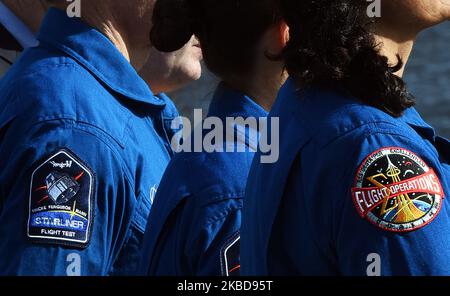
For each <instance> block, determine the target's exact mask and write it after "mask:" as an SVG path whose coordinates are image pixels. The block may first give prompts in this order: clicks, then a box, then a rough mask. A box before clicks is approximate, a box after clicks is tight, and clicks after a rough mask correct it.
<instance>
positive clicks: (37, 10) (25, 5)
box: [1, 0, 46, 33]
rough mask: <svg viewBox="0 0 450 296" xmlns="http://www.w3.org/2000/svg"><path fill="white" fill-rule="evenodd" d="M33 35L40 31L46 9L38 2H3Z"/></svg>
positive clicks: (24, 0)
mask: <svg viewBox="0 0 450 296" xmlns="http://www.w3.org/2000/svg"><path fill="white" fill-rule="evenodd" d="M1 1H2V2H3V3H4V4H5V5H6V6H7V7H8V8H9V9H10V10H11V11H12V12H13V13H14V14H15V15H16V16H17V17H18V18H20V19H21V20H22V22H23V23H24V24H25V25H27V27H28V28H30V30H31V31H32V32H33V33H37V32H38V31H39V27H40V25H41V21H42V18H43V17H44V15H45V12H46V8H45V7H44V5H43V4H42V2H41V1H37V0H1Z"/></svg>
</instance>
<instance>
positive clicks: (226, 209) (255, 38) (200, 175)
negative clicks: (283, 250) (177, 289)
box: [142, 0, 287, 276]
mask: <svg viewBox="0 0 450 296" xmlns="http://www.w3.org/2000/svg"><path fill="white" fill-rule="evenodd" d="M196 5H197V6H195V5H194V3H193V2H191V1H170V0H166V1H159V2H157V4H156V6H155V11H154V15H153V21H154V27H153V29H152V32H151V37H152V43H153V44H154V45H155V46H156V47H157V48H158V49H159V50H161V51H172V50H176V49H178V48H179V47H180V46H181V45H182V44H184V43H185V42H186V41H187V40H188V38H189V36H191V35H192V34H195V35H196V36H197V37H198V39H199V40H200V44H201V46H202V49H203V56H204V59H205V62H206V65H207V66H208V67H209V69H210V70H211V71H212V72H213V73H215V74H216V75H217V76H218V77H220V79H221V80H222V82H221V83H220V85H219V86H218V88H217V90H216V92H215V94H214V98H213V101H212V102H211V105H210V108H209V113H208V117H207V118H206V119H205V121H204V124H205V125H206V126H208V125H209V124H208V123H207V122H212V121H214V122H215V123H214V124H213V125H215V128H214V129H213V125H211V126H209V127H206V128H205V130H204V131H203V135H204V137H203V138H201V142H202V143H204V142H207V140H206V139H207V134H208V133H209V132H212V131H213V130H216V128H218V125H221V123H223V126H222V127H223V130H222V131H220V132H219V134H220V135H219V137H217V138H216V142H215V143H210V144H211V146H209V145H208V144H206V146H203V147H200V148H201V149H198V150H190V148H192V147H191V146H190V145H191V144H192V145H193V146H195V144H194V142H193V141H192V143H190V144H186V142H183V146H184V148H186V149H185V150H183V151H182V152H180V153H179V154H176V155H175V157H174V158H173V160H172V162H171V163H170V164H169V167H168V169H167V170H166V173H165V174H164V177H163V180H162V181H161V185H160V187H159V190H158V193H157V195H156V198H155V201H154V205H153V208H152V211H151V214H150V217H149V222H148V226H147V230H146V233H145V237H144V247H143V259H142V273H143V274H146V275H185V276H186V275H236V274H239V268H240V263H239V229H240V222H241V208H242V204H243V200H242V199H243V195H244V190H245V184H246V179H247V174H248V171H249V169H250V164H251V161H252V159H253V156H254V151H255V149H256V146H257V141H258V139H257V138H258V135H257V134H258V133H257V132H256V130H257V129H258V127H257V126H253V128H254V129H253V131H255V132H253V133H252V132H250V128H251V126H250V124H248V125H247V123H244V122H241V124H239V123H237V122H235V123H236V124H233V123H230V129H231V130H233V132H235V133H236V137H233V138H230V137H229V138H228V139H227V138H226V136H227V135H224V134H222V132H223V131H224V130H225V129H226V128H225V127H224V126H225V124H226V118H227V117H228V118H233V119H234V118H238V117H241V118H242V119H245V120H247V119H251V118H254V119H255V122H256V121H257V120H258V121H259V119H260V118H264V119H265V117H266V116H267V111H266V110H267V109H270V106H271V105H272V103H273V101H274V99H275V97H276V94H277V92H278V90H279V88H280V87H281V85H282V84H283V82H284V81H285V77H286V76H285V75H283V73H284V69H283V64H282V62H279V61H273V60H272V59H270V58H269V57H268V56H267V55H266V54H267V53H275V54H277V53H280V52H281V49H282V48H283V47H284V44H285V42H286V40H285V39H286V38H287V27H286V26H285V24H284V23H283V22H282V20H281V19H279V18H278V8H277V4H276V1H272V0H264V1H261V0H257V1H256V0H246V1H235V0H226V1H211V0H204V1H199V2H197V3H196ZM238 6H239V9H236V7H238ZM200 128H201V127H200ZM196 131H197V132H198V127H197V128H194V132H193V133H196ZM189 133H190V132H189ZM189 133H188V134H189ZM220 136H223V139H224V142H221V141H220V140H218V138H220ZM192 137H196V136H195V135H194V134H193V136H192ZM188 138H189V137H184V138H183V140H184V141H189V140H188ZM226 147H228V148H230V147H231V149H229V150H227V149H226ZM238 147H240V148H241V150H238ZM197 148H198V147H197ZM211 148H212V149H211ZM238 151H242V152H238Z"/></svg>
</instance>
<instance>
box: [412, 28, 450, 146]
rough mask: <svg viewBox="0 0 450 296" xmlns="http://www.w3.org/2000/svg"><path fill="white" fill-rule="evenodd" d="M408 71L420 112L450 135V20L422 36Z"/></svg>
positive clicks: (437, 127) (417, 43)
mask: <svg viewBox="0 0 450 296" xmlns="http://www.w3.org/2000/svg"><path fill="white" fill-rule="evenodd" d="M405 73H406V74H405V80H406V82H407V83H408V88H409V90H410V92H411V93H412V94H413V95H414V96H415V97H416V98H417V104H418V105H417V109H418V110H419V112H420V113H421V114H422V116H423V117H424V118H425V120H426V121H427V122H428V123H430V124H431V125H432V126H433V127H435V128H436V130H437V131H438V133H439V134H440V135H442V136H444V137H447V138H450V22H447V23H445V24H442V25H440V26H438V27H435V28H432V29H429V30H427V31H425V32H424V33H422V35H421V36H419V38H418V40H417V42H416V46H415V48H414V51H413V54H412V57H411V59H410V61H409V64H408V66H407V68H406V72H405Z"/></svg>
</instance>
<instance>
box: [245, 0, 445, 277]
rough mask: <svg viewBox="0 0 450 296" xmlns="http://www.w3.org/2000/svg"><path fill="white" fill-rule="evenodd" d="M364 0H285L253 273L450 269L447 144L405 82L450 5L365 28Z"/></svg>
mask: <svg viewBox="0 0 450 296" xmlns="http://www.w3.org/2000/svg"><path fill="white" fill-rule="evenodd" d="M365 2H366V1H361V2H360V3H357V2H354V1H349V0H333V1H329V0H319V1H283V4H282V6H283V8H282V11H283V12H282V15H283V17H285V18H286V22H287V24H288V26H289V27H290V32H291V34H290V41H289V43H288V45H287V47H286V48H285V50H284V54H283V55H282V56H284V57H285V60H286V67H287V69H288V71H289V73H290V76H291V77H290V78H289V79H288V82H287V83H286V84H285V86H283V88H282V90H281V91H280V94H279V97H278V101H277V103H276V104H275V105H274V107H273V109H272V112H271V114H270V115H269V117H279V118H280V130H279V131H277V130H271V131H270V133H275V132H279V136H280V150H279V153H280V158H279V160H278V162H276V163H274V164H260V163H258V162H254V164H253V166H252V169H251V172H250V176H249V180H248V187H247V191H246V197H245V198H246V203H245V207H244V210H243V224H242V231H241V236H242V239H241V262H242V273H243V274H245V275H368V276H379V275H382V276H387V275H449V274H450V252H449V248H448V245H449V243H450V235H449V232H448V229H449V227H450V204H449V202H450V201H449V195H450V142H449V141H448V140H446V139H444V138H441V137H439V136H438V135H436V133H435V132H434V130H433V128H431V127H430V126H429V125H428V124H427V123H425V122H424V120H423V119H422V118H421V117H420V115H419V114H418V113H417V111H416V110H415V109H414V107H413V105H414V99H413V98H412V96H410V95H409V94H408V92H407V90H406V86H405V83H404V82H403V80H402V78H401V77H402V74H403V69H404V68H403V66H404V64H405V63H406V61H407V59H408V55H409V53H410V52H411V49H412V44H413V40H414V38H415V37H416V35H417V34H418V33H419V32H420V31H422V30H423V29H425V28H427V27H430V26H432V25H435V24H438V23H440V22H442V21H444V20H448V19H449V17H450V6H449V5H445V1H417V0H411V1H403V0H396V1H394V0H391V1H385V2H383V3H382V7H381V18H377V19H373V20H372V21H373V22H372V23H371V25H370V26H372V27H371V28H370V29H369V28H367V25H366V24H368V23H369V20H368V19H367V14H366V11H367V5H369V4H368V3H365ZM447 4H448V1H447ZM355 20H357V21H356V22H355ZM323 32H327V33H326V34H324V33H323ZM369 32H374V33H369ZM378 45H379V46H378ZM399 60H401V61H399Z"/></svg>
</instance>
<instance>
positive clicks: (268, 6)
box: [150, 0, 281, 79]
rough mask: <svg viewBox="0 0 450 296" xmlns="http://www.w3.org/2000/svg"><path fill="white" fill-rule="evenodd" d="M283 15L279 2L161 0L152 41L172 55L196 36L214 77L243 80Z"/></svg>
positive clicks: (275, 0)
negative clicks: (273, 27)
mask: <svg viewBox="0 0 450 296" xmlns="http://www.w3.org/2000/svg"><path fill="white" fill-rule="evenodd" d="M279 11H280V10H279V0H158V1H157V2H156V4H155V7H154V12H153V28H152V30H151V33H150V39H151V42H152V44H153V46H155V48H156V49H158V50H159V51H162V52H172V51H176V50H178V49H180V48H182V47H183V46H184V45H185V44H186V43H187V42H188V41H189V40H190V38H191V37H192V35H195V36H197V38H198V39H199V41H200V43H201V46H202V50H203V56H204V60H205V63H206V65H207V66H208V68H209V69H210V70H211V71H212V72H213V73H215V74H216V75H218V76H219V77H221V78H222V79H224V78H230V77H235V75H238V76H240V77H242V74H248V73H249V72H250V71H251V69H252V66H253V61H254V56H255V50H256V48H257V46H258V42H259V41H260V40H261V38H262V36H263V35H264V33H265V32H266V31H267V30H268V29H269V28H270V26H271V25H273V24H275V23H276V22H277V21H279V20H280V19H281V18H280V13H279ZM235 78H239V77H235Z"/></svg>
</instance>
